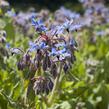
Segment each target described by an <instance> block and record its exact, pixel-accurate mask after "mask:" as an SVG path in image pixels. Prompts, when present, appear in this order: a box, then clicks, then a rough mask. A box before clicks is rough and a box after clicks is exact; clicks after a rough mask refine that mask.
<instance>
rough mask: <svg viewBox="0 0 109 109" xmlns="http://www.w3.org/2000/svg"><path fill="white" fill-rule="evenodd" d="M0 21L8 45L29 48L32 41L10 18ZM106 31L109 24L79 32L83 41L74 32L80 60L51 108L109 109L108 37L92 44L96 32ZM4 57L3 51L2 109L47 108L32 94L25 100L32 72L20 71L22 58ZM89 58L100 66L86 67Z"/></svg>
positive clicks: (0, 56) (0, 64)
mask: <svg viewBox="0 0 109 109" xmlns="http://www.w3.org/2000/svg"><path fill="white" fill-rule="evenodd" d="M0 22H2V23H3V24H4V26H3V25H2V27H1V29H3V30H5V31H6V32H7V42H10V44H11V45H12V46H13V47H21V48H23V49H25V48H27V46H28V41H29V38H28V37H26V36H25V35H24V34H23V33H21V32H19V31H15V27H13V25H12V20H11V19H10V18H6V17H2V18H0ZM107 28H109V24H106V25H100V26H96V25H94V26H93V27H92V28H84V29H83V30H82V31H81V32H79V33H80V34H81V37H80V39H79V38H78V32H75V33H74V34H75V38H76V39H77V40H80V41H81V43H82V46H79V47H78V48H79V52H76V57H77V60H76V62H75V63H74V65H73V68H72V69H71V71H70V73H68V74H66V76H65V77H64V78H63V79H62V83H61V85H60V90H59V93H58V95H57V96H56V98H55V102H54V104H53V106H52V107H50V108H49V109H108V108H109V36H108V35H104V36H102V37H99V36H94V37H96V42H95V43H90V39H91V37H92V36H91V34H92V32H93V31H94V32H97V31H98V30H104V31H106V30H107ZM78 43H79V41H78ZM4 47H5V45H0V49H1V48H4ZM5 55H6V53H2V51H0V109H46V106H45V104H44V103H42V102H41V101H40V100H38V97H37V96H36V97H35V98H33V97H32V96H31V95H30V97H29V99H28V100H27V99H26V88H27V86H28V79H27V76H28V74H29V72H27V71H25V72H24V73H22V72H20V71H18V70H17V66H16V62H17V59H18V58H19V57H17V58H16V56H10V57H7V56H5ZM89 59H90V61H91V62H93V60H97V61H98V64H96V65H87V64H86V61H87V60H89ZM88 71H90V73H88ZM47 109H48V108H47Z"/></svg>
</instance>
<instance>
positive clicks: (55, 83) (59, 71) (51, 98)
mask: <svg viewBox="0 0 109 109" xmlns="http://www.w3.org/2000/svg"><path fill="white" fill-rule="evenodd" d="M61 70H62V65H61V63H60V67H59V68H58V74H57V77H56V79H55V81H54V87H53V89H52V92H51V96H50V99H49V100H48V106H51V105H52V103H53V101H54V98H55V93H56V90H57V89H58V86H59V78H60V75H61Z"/></svg>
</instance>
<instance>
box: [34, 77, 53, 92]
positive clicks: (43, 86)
mask: <svg viewBox="0 0 109 109" xmlns="http://www.w3.org/2000/svg"><path fill="white" fill-rule="evenodd" d="M34 81H35V82H34V86H33V89H34V91H35V94H40V93H46V94H48V93H49V92H50V91H51V90H52V88H53V82H52V80H51V79H50V78H46V77H43V76H39V77H37V78H34Z"/></svg>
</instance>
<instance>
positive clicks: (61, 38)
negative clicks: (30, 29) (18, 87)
mask: <svg viewBox="0 0 109 109" xmlns="http://www.w3.org/2000/svg"><path fill="white" fill-rule="evenodd" d="M32 25H33V26H34V27H35V29H36V32H37V33H38V37H37V38H36V40H35V41H34V42H32V41H30V43H29V48H28V49H27V50H26V52H24V51H23V50H21V49H20V48H12V49H11V52H12V53H18V54H22V55H21V57H22V58H21V59H20V60H19V61H18V63H17V66H18V70H21V71H24V69H28V70H29V72H30V73H31V76H30V77H29V80H30V82H29V85H28V88H27V96H28V94H29V92H30V89H33V90H34V92H35V94H36V95H39V96H40V97H41V100H43V102H45V103H46V105H47V106H48V107H49V106H51V105H52V104H53V102H54V100H55V99H56V94H58V93H57V92H58V90H59V88H60V83H61V82H62V76H63V75H65V74H66V73H67V72H68V71H69V69H71V67H72V65H73V63H74V61H75V60H76V58H75V51H76V50H77V43H76V41H75V40H74V38H73V37H72V36H71V34H72V31H75V30H77V29H78V28H80V27H81V25H73V21H72V20H66V21H65V22H64V23H62V24H59V25H52V26H49V27H46V26H45V25H44V23H43V22H42V21H41V20H38V19H36V18H35V17H32Z"/></svg>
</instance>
